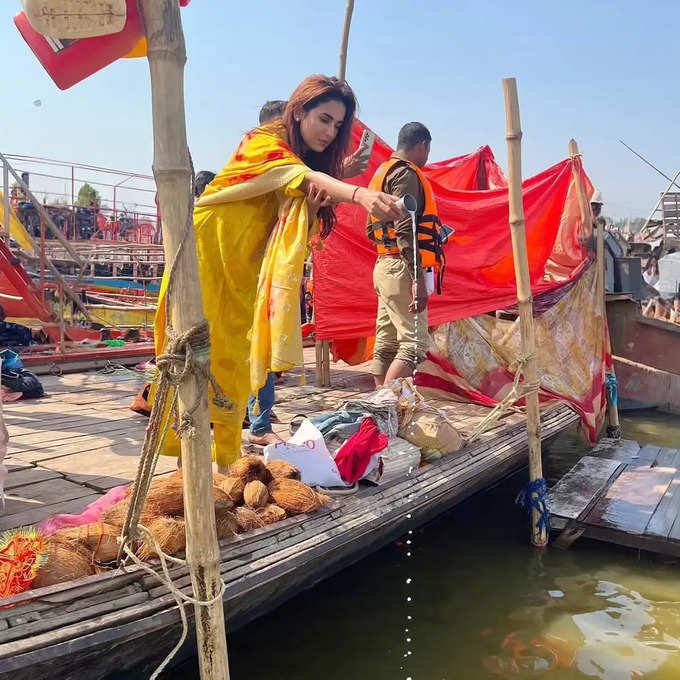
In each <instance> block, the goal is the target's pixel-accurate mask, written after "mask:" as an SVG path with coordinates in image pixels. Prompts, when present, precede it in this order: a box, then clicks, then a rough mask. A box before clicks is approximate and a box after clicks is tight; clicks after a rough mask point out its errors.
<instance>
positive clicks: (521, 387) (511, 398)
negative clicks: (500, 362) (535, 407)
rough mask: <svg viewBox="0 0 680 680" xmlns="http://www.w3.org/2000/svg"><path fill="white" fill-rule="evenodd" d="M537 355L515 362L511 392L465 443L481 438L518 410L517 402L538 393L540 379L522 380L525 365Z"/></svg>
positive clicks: (524, 356)
mask: <svg viewBox="0 0 680 680" xmlns="http://www.w3.org/2000/svg"><path fill="white" fill-rule="evenodd" d="M535 357H536V354H535V353H532V354H527V355H524V354H522V355H520V356H518V357H517V359H516V361H515V362H514V363H515V364H516V365H517V370H516V371H515V378H514V380H513V381H512V388H511V389H510V392H508V394H507V395H506V396H505V397H504V398H503V399H502V400H501V401H500V402H498V404H496V406H494V407H493V409H491V411H490V412H489V413H488V414H487V415H486V416H485V417H484V419H483V420H482V421H481V422H480V423H479V424H478V425H477V427H475V429H474V430H473V431H472V432H471V433H470V435H468V437H466V439H465V443H466V444H471V443H472V442H474V441H475V440H477V439H479V437H481V436H482V435H483V434H484V433H485V432H486V431H487V430H488V429H490V428H491V427H492V426H493V425H495V424H496V423H497V422H498V421H499V420H500V419H501V418H502V417H503V416H504V415H505V414H506V413H508V412H509V411H515V410H517V409H516V407H515V406H514V404H515V402H517V401H519V400H520V399H524V398H525V397H527V396H529V395H530V394H536V393H537V392H538V391H539V389H540V388H541V385H540V381H538V380H537V381H535V382H529V381H527V380H525V381H522V377H523V376H524V367H525V366H526V364H527V363H528V362H529V361H531V360H532V359H534V358H535Z"/></svg>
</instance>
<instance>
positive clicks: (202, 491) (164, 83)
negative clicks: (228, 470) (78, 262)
mask: <svg viewBox="0 0 680 680" xmlns="http://www.w3.org/2000/svg"><path fill="white" fill-rule="evenodd" d="M140 7H141V13H142V19H143V22H144V27H145V32H146V39H147V43H148V61H149V71H150V75H151V95H152V109H153V131H154V164H153V170H154V177H155V179H156V185H157V187H158V196H159V200H160V205H161V208H162V214H163V220H162V228H163V244H164V249H165V258H166V262H167V266H168V270H169V269H170V267H171V266H172V263H173V260H174V258H175V254H176V253H177V251H178V248H179V245H180V243H181V240H182V237H183V234H184V231H185V228H186V224H187V220H188V219H189V218H190V215H189V206H190V202H191V193H190V186H191V171H190V164H189V157H188V149H187V137H186V121H185V113H184V64H185V62H186V49H185V44H184V33H183V31H182V22H181V18H180V11H179V4H178V3H177V0H141V1H140ZM174 275H175V276H176V277H177V279H176V282H177V283H176V285H175V287H174V289H173V291H174V294H173V295H172V297H171V308H170V309H171V317H172V323H173V326H174V328H175V330H176V331H177V332H178V333H184V332H186V331H187V330H189V329H190V328H193V327H194V326H196V325H198V324H200V323H202V322H203V321H204V318H205V317H204V315H203V300H202V295H201V282H200V279H199V275H198V260H197V258H196V241H195V235H194V231H193V229H192V230H191V231H190V232H189V237H188V239H187V241H186V243H185V245H184V248H183V250H182V253H181V256H180V258H179V259H178V261H177V265H176V268H175V274H174ZM206 354H207V355H206V356H201V357H198V360H199V361H202V362H204V364H205V365H206V366H207V367H209V365H210V356H209V353H206ZM195 403H200V406H199V407H198V409H197V410H196V411H195V412H194V415H193V421H194V427H195V432H196V434H195V436H194V437H191V438H183V439H182V440H181V446H182V477H183V480H184V481H183V483H184V508H185V513H184V517H185V520H186V534H187V550H186V555H187V562H188V564H189V569H190V572H191V581H192V584H193V594H194V598H196V599H197V600H200V601H207V600H212V599H214V598H215V597H216V596H217V595H218V594H219V593H220V591H221V588H222V581H221V579H220V561H219V557H220V553H219V546H218V543H217V533H216V530H215V509H214V504H213V491H212V487H213V476H212V460H211V450H210V416H209V409H208V385H207V380H206V379H205V378H201V377H200V376H199V375H197V374H195V373H192V374H191V375H190V376H189V377H188V378H187V379H186V380H184V381H183V382H182V383H181V384H180V386H179V404H180V410H182V409H184V408H185V406H186V407H188V408H191V407H192V406H193V405H194V404H195ZM195 621H196V637H197V642H198V660H199V669H200V674H201V678H202V680H228V678H229V664H228V659H227V642H226V635H225V624H224V606H223V602H222V598H217V600H216V601H215V602H214V603H213V604H211V605H207V606H202V605H195Z"/></svg>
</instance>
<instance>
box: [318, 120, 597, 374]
mask: <svg viewBox="0 0 680 680" xmlns="http://www.w3.org/2000/svg"><path fill="white" fill-rule="evenodd" d="M363 129H364V126H363V124H360V123H357V125H356V126H355V129H354V130H353V139H354V140H355V142H357V143H358V140H359V138H360V136H361V132H362V131H363ZM391 152H392V150H391V149H390V147H389V146H388V145H387V144H386V143H385V142H383V141H382V140H380V139H376V143H375V146H374V151H373V155H372V158H371V164H370V166H369V168H368V170H367V171H366V172H365V173H364V174H363V175H361V176H360V177H359V178H357V179H356V181H355V184H357V185H360V186H366V185H367V184H368V182H369V180H370V178H371V177H372V175H373V173H374V172H375V170H376V168H377V166H378V165H379V164H380V163H382V162H383V161H384V160H385V159H386V158H388V157H389V155H390V153H391ZM576 164H577V168H578V171H579V172H580V173H582V176H583V178H584V182H586V185H587V186H588V187H590V186H591V185H590V182H589V181H588V179H587V177H586V176H585V174H583V170H582V167H581V164H580V161H576ZM572 169H573V162H572V161H571V159H567V160H564V161H562V162H560V163H557V164H556V165H554V166H552V167H551V168H548V169H547V170H545V171H544V172H542V173H540V174H538V175H536V176H535V177H531V178H529V179H527V180H526V181H525V182H524V183H523V196H524V213H525V218H526V234H527V247H528V254H529V271H530V275H531V282H532V289H533V291H534V294H538V293H541V292H544V291H546V290H550V289H552V288H554V287H556V286H559V285H560V284H562V283H564V282H566V281H568V280H570V279H571V278H572V277H573V276H575V275H576V274H578V273H579V272H580V271H581V269H582V265H583V263H584V261H585V259H586V258H585V251H584V250H583V248H582V247H581V246H580V243H579V236H580V235H581V232H582V229H581V218H580V212H579V207H578V202H577V201H576V196H575V192H574V190H573V188H572ZM424 170H425V174H426V175H427V176H428V178H430V180H431V181H432V183H433V187H434V190H435V195H436V197H437V205H438V208H439V215H440V217H441V219H442V221H443V222H444V224H448V225H450V226H452V227H454V228H455V230H456V232H455V234H454V235H453V237H452V238H451V240H450V241H449V243H448V244H447V245H446V247H445V252H446V258H447V268H446V274H445V278H444V285H443V293H442V295H433V296H431V297H430V303H429V308H428V309H429V323H430V325H431V326H436V325H439V324H443V323H447V322H451V321H455V320H457V319H462V318H466V317H470V316H475V315H477V314H482V313H485V312H489V311H493V310H496V309H503V308H505V307H508V306H510V305H512V304H514V303H515V302H516V297H517V292H516V287H515V274H514V265H513V257H512V243H511V238H510V228H509V224H508V220H509V217H508V215H509V209H508V192H507V188H506V182H505V178H504V176H503V173H502V171H501V170H500V168H499V167H498V165H497V164H496V162H495V160H494V158H493V154H492V152H491V149H489V147H482V148H480V149H478V150H477V151H476V152H474V153H472V154H468V155H466V156H461V157H459V158H455V159H450V160H448V161H442V162H439V163H434V164H431V165H428V166H426V168H425V169H424ZM480 185H483V186H492V187H495V188H489V189H486V188H480ZM365 225H366V214H365V212H364V211H363V209H361V208H359V207H358V206H347V205H343V206H340V207H339V209H338V224H337V226H336V228H335V230H334V232H333V234H332V235H331V236H330V237H329V238H328V239H327V240H326V241H324V242H323V247H322V249H321V250H316V249H315V251H314V305H315V321H316V337H317V339H319V340H335V341H343V340H344V341H348V340H350V339H358V338H369V337H371V336H373V335H374V331H375V316H376V310H377V299H376V295H375V291H374V289H373V281H372V273H373V265H374V263H375V257H376V255H375V247H374V245H373V244H372V243H371V241H369V240H368V237H367V236H366V229H365ZM584 233H586V231H585V230H584ZM340 347H341V346H340V344H339V345H338V346H337V347H336V352H335V354H336V358H343V359H344V358H345V357H347V358H350V356H352V355H354V356H352V358H353V359H354V361H356V355H357V351H356V345H355V344H353V343H347V342H345V343H344V344H343V345H342V347H344V348H345V350H343V349H340V350H339V351H337V350H338V348H340ZM348 352H349V353H348ZM366 354H367V353H364V354H363V355H362V357H361V358H363V359H365V358H367V356H366ZM354 361H353V362H352V363H354Z"/></svg>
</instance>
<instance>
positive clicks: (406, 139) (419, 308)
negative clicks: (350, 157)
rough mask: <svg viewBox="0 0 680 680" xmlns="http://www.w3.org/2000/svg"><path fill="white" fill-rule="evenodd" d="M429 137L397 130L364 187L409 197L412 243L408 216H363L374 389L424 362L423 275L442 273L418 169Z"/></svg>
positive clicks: (427, 191) (409, 128)
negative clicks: (374, 307)
mask: <svg viewBox="0 0 680 680" xmlns="http://www.w3.org/2000/svg"><path fill="white" fill-rule="evenodd" d="M431 140H432V136H431V135H430V132H429V130H428V129H427V128H426V127H425V126H424V125H423V124H422V123H407V124H406V125H404V127H402V128H401V130H400V132H399V139H398V143H397V150H396V152H395V153H394V154H392V156H391V157H390V159H389V160H387V161H386V162H385V163H383V164H382V165H381V166H380V167H379V168H378V170H377V171H376V173H375V175H374V176H373V179H372V180H371V183H370V185H369V186H370V188H372V189H380V190H381V191H386V192H388V193H390V194H393V195H395V196H404V195H406V194H410V195H411V196H413V198H415V200H416V204H417V209H416V225H417V229H416V231H417V242H418V248H417V249H415V250H414V233H413V226H412V221H411V216H410V215H407V216H406V217H404V219H402V220H400V221H399V222H396V223H393V222H380V221H378V220H376V219H374V218H371V217H369V220H368V225H367V228H366V231H367V234H368V237H369V238H370V239H371V240H372V241H374V242H375V245H376V250H377V253H378V259H377V260H376V263H375V268H374V270H373V285H374V286H375V290H376V293H377V294H378V316H377V319H376V328H375V347H374V349H373V369H372V372H373V376H374V378H375V384H376V386H378V387H379V386H380V385H383V384H385V383H388V382H390V381H392V380H394V379H395V378H400V377H407V376H410V375H413V373H414V371H415V368H416V366H417V365H418V364H419V363H420V362H421V361H422V360H423V359H424V358H425V353H426V348H427V341H428V334H427V330H428V326H427V299H428V290H427V283H426V276H425V271H426V270H429V269H433V270H434V269H436V270H437V271H438V273H441V272H442V271H443V254H442V250H441V241H440V229H439V227H440V222H439V218H438V216H437V205H436V202H435V199H434V193H433V191H432V187H431V185H430V182H429V181H428V179H427V178H426V177H425V175H424V174H423V172H422V171H421V168H422V167H423V166H424V165H425V163H427V158H428V156H429V154H430V142H431Z"/></svg>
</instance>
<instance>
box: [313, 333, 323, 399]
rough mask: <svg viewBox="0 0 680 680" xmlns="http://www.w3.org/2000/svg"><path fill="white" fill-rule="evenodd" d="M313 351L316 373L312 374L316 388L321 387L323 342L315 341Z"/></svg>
mask: <svg viewBox="0 0 680 680" xmlns="http://www.w3.org/2000/svg"><path fill="white" fill-rule="evenodd" d="M314 350H315V352H316V369H315V370H316V372H315V374H314V384H315V385H316V386H317V387H323V374H324V368H323V342H322V341H321V340H317V341H316V342H315V343H314Z"/></svg>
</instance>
